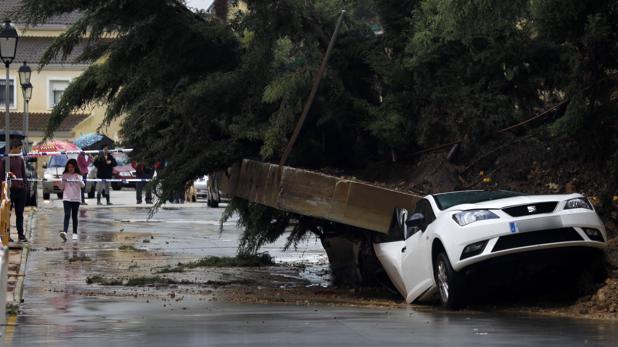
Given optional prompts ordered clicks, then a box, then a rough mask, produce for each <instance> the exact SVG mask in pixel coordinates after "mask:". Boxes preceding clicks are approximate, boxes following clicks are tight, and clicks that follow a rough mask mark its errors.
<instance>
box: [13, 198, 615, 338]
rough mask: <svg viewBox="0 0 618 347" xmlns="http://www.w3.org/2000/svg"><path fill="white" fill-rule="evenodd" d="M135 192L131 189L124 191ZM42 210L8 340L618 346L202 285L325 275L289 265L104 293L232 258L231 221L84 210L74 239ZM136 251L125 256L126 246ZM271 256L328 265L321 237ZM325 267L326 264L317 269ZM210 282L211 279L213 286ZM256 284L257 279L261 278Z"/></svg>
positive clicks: (571, 328)
mask: <svg viewBox="0 0 618 347" xmlns="http://www.w3.org/2000/svg"><path fill="white" fill-rule="evenodd" d="M123 193H126V194H128V193H131V192H123ZM56 206H57V205H53V206H48V207H45V208H42V209H40V210H39V211H38V212H37V215H36V218H35V219H36V221H35V223H36V225H35V228H34V230H33V235H32V240H33V241H32V246H31V247H32V252H31V253H30V257H29V260H28V265H27V276H26V281H25V288H24V298H25V302H24V304H23V305H22V307H21V311H22V312H21V314H20V315H19V316H18V318H17V321H16V325H14V326H9V327H8V328H7V330H6V331H5V334H4V337H3V345H11V346H106V347H107V346H141V345H144V346H170V345H173V346H207V345H208V346H209V345H230V346H234V345H243V344H247V345H249V344H250V345H269V346H272V345H280V346H288V345H291V344H295V345H299V344H302V345H355V346H358V345H361V346H362V345H384V344H388V345H419V346H444V345H448V346H471V345H482V346H540V345H543V346H582V345H590V346H615V345H616V341H618V325H616V324H612V323H607V322H598V321H579V320H570V319H553V318H552V319H548V318H539V317H512V316H501V315H491V314H486V313H470V312H465V313H463V312H445V311H442V310H439V309H431V308H421V309H420V310H419V308H418V307H412V306H410V307H408V308H403V309H384V308H354V307H352V308H349V307H348V308H345V307H331V306H326V305H324V306H303V305H298V306H284V305H246V304H239V305H235V304H229V303H224V302H222V301H221V300H220V299H219V298H218V294H217V292H216V290H213V288H212V286H209V285H207V283H215V282H216V281H222V280H225V281H228V282H229V283H233V282H234V280H235V279H237V278H242V279H244V280H246V279H247V278H249V279H250V280H251V281H253V282H251V283H264V281H267V282H269V283H273V286H274V288H277V286H281V285H298V286H308V285H316V284H317V285H324V283H321V282H323V281H324V276H314V277H311V276H305V277H303V276H300V275H299V271H297V270H295V269H294V268H293V267H286V266H279V267H273V268H266V269H251V270H249V269H243V270H234V271H224V270H219V269H195V270H191V271H189V272H188V273H183V274H166V276H169V277H170V278H178V279H180V277H174V276H182V278H183V279H187V278H190V279H191V280H192V283H191V284H188V285H182V284H180V285H172V286H162V287H159V286H146V287H127V286H102V285H97V284H86V278H87V277H89V276H94V275H101V276H104V277H106V278H121V279H122V278H129V277H132V276H133V277H134V276H138V275H144V274H146V275H150V276H153V275H155V272H156V269H160V268H162V267H163V266H166V265H175V264H177V263H178V262H187V261H193V260H195V259H197V258H200V257H204V256H206V255H218V256H233V255H234V254H235V251H236V247H237V242H238V237H239V232H238V230H236V228H235V223H229V225H226V226H225V230H224V232H223V233H220V232H219V226H218V220H219V216H220V213H221V212H222V209H210V208H206V207H202V206H198V207H195V206H194V207H190V206H187V207H184V208H182V209H164V210H161V211H159V212H158V213H157V214H156V215H155V216H154V219H155V220H154V221H153V220H150V221H147V220H146V219H147V214H148V210H147V209H141V208H135V207H114V208H106V209H94V208H90V209H86V210H83V211H82V217H81V218H82V219H81V224H80V235H79V242H77V243H74V244H73V243H70V242H69V243H66V244H63V243H62V242H61V241H60V238H59V237H58V232H59V230H60V228H61V222H62V221H61V214H62V212H61V210H60V209H58V208H57V207H56ZM129 245H130V246H133V247H134V248H132V249H131V250H120V249H119V248H120V247H121V246H129ZM282 245H283V240H282V241H281V242H279V243H277V244H275V245H272V246H269V247H268V248H267V249H266V250H268V251H269V253H270V254H271V255H273V256H274V257H275V260H276V261H284V262H289V263H293V262H299V261H303V262H315V264H317V265H316V267H319V266H323V264H324V260H325V255H324V252H323V251H322V249H321V246H320V243H319V241H317V240H315V239H311V240H308V241H307V242H306V243H305V244H303V245H302V246H301V247H300V248H299V249H298V250H295V251H290V252H285V253H283V252H282V251H281V246H282ZM320 264H322V265H320ZM209 281H210V282H209ZM259 281H262V282H259Z"/></svg>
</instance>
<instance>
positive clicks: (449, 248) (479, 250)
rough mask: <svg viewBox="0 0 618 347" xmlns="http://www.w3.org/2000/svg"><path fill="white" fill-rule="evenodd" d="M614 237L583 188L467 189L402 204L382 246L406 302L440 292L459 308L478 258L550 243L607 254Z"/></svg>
mask: <svg viewBox="0 0 618 347" xmlns="http://www.w3.org/2000/svg"><path fill="white" fill-rule="evenodd" d="M606 241H607V235H606V232H605V227H604V225H603V223H602V222H601V220H600V218H599V217H598V215H597V214H596V212H595V211H594V208H593V207H592V205H591V204H590V202H589V201H588V200H587V199H586V198H584V197H583V196H582V195H580V194H569V195H524V194H522V193H515V192H510V191H460V192H451V193H443V194H434V195H428V196H426V197H424V198H423V199H422V200H420V201H419V202H418V203H417V204H416V208H415V211H414V212H413V213H408V211H406V210H405V209H396V210H395V213H394V215H393V222H392V223H391V228H390V230H389V234H388V235H383V236H380V237H378V238H377V239H376V240H374V251H375V253H376V255H377V257H378V259H379V260H380V262H381V263H382V266H383V267H384V269H385V271H386V273H387V275H388V276H389V278H390V279H391V281H392V282H393V284H394V285H395V287H396V288H397V290H398V291H399V292H400V293H401V294H402V295H403V297H404V298H405V300H406V302H408V303H411V302H413V301H423V300H425V299H430V298H432V297H435V293H436V291H437V292H438V293H439V297H440V301H441V302H442V304H443V305H444V306H446V307H449V308H456V307H458V306H459V305H460V304H461V303H462V301H463V296H464V287H465V273H466V269H469V268H470V267H471V266H473V265H476V264H483V263H488V264H491V262H488V260H493V259H496V258H499V257H503V256H505V255H514V256H515V257H520V256H522V255H524V254H525V253H532V252H535V251H543V250H551V251H548V252H549V254H550V255H549V256H550V257H552V256H554V255H555V254H556V252H555V251H556V249H566V248H570V249H577V250H583V251H584V252H585V254H589V253H590V254H593V255H594V256H595V258H596V257H597V256H598V257H599V258H600V259H602V257H603V256H604V253H605V251H606V249H607V244H606ZM578 261H580V262H582V263H585V261H586V260H585V259H580V260H578ZM590 264H592V262H591V263H590Z"/></svg>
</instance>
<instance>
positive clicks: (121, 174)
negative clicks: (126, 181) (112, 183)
mask: <svg viewBox="0 0 618 347" xmlns="http://www.w3.org/2000/svg"><path fill="white" fill-rule="evenodd" d="M120 177H131V173H130V172H127V171H123V172H121V173H120Z"/></svg>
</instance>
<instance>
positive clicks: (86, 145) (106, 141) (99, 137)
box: [73, 133, 114, 150]
mask: <svg viewBox="0 0 618 347" xmlns="http://www.w3.org/2000/svg"><path fill="white" fill-rule="evenodd" d="M73 143H75V144H76V145H77V146H79V147H80V148H81V149H83V150H100V149H103V146H105V145H108V146H110V147H113V146H114V140H112V139H110V138H109V137H107V136H105V135H103V134H99V133H87V134H83V135H81V136H79V137H78V138H76V139H75V140H74V141H73Z"/></svg>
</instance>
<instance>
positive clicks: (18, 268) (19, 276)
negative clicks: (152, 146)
mask: <svg viewBox="0 0 618 347" xmlns="http://www.w3.org/2000/svg"><path fill="white" fill-rule="evenodd" d="M113 194H114V195H112V201H113V202H114V205H112V206H107V205H103V206H97V205H96V200H95V199H88V205H86V206H81V209H84V210H95V209H97V210H99V209H108V208H118V207H124V208H126V207H134V208H143V209H148V208H151V207H152V205H146V204H140V205H138V204H136V203H135V191H131V190H128V191H127V190H123V191H117V192H114V193H113ZM39 204H41V205H40V206H39V208H56V209H58V210H59V211H62V201H61V200H57V199H53V200H51V201H44V200H43V199H39ZM161 208H162V209H164V210H165V209H172V210H176V209H181V208H182V209H184V208H207V206H206V203H205V202H202V201H200V202H196V203H184V204H169V203H167V204H165V205H163V206H162V207H161ZM36 213H37V208H35V207H26V209H25V211H24V232H25V234H26V237H27V238H28V240H30V242H32V228H33V224H34V219H35V218H36V217H35V216H36ZM10 230H11V238H13V239H14V240H17V232H16V230H15V214H14V213H11V227H10ZM29 252H30V243H26V244H22V243H18V242H15V243H11V244H9V264H8V282H7V295H6V303H7V305H10V306H11V308H12V309H15V308H16V306H17V305H19V304H20V303H21V302H22V300H23V298H22V290H23V285H24V277H25V269H26V263H27V261H28V253H29ZM9 311H10V309H9V310H7V313H9Z"/></svg>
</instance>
